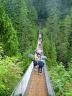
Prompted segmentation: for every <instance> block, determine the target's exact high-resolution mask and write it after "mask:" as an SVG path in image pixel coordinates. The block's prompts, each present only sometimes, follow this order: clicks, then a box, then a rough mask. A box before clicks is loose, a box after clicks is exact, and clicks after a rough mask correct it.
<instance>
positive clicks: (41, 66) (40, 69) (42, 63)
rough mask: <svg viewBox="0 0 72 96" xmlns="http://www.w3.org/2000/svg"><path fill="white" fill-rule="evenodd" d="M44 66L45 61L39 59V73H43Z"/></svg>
mask: <svg viewBox="0 0 72 96" xmlns="http://www.w3.org/2000/svg"><path fill="white" fill-rule="evenodd" d="M43 67H44V62H43V61H42V60H40V61H38V73H42V69H43Z"/></svg>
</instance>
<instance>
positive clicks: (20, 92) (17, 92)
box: [11, 62, 33, 96]
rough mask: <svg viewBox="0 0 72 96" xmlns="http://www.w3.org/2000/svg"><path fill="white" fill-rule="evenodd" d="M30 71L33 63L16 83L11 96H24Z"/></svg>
mask: <svg viewBox="0 0 72 96" xmlns="http://www.w3.org/2000/svg"><path fill="white" fill-rule="evenodd" d="M32 70H33V62H32V63H31V64H30V66H29V67H28V70H27V71H26V72H25V74H24V76H23V78H22V79H21V81H20V82H19V83H18V85H17V87H16V88H15V89H14V91H13V92H12V94H11V96H24V94H25V91H26V89H27V86H28V83H29V80H30V77H31V73H32Z"/></svg>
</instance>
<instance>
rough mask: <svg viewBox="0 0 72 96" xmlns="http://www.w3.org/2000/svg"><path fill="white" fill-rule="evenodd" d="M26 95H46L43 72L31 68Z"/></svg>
mask: <svg viewBox="0 0 72 96" xmlns="http://www.w3.org/2000/svg"><path fill="white" fill-rule="evenodd" d="M27 96H48V95H47V89H46V83H45V77H44V73H38V71H37V68H36V69H34V70H33V72H32V76H31V80H30V85H29V90H28V95H27Z"/></svg>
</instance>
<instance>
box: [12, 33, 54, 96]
mask: <svg viewBox="0 0 72 96" xmlns="http://www.w3.org/2000/svg"><path fill="white" fill-rule="evenodd" d="M36 50H37V51H38V53H40V54H41V56H42V55H43V47H42V34H41V33H40V32H39V37H38V44H37V48H36ZM11 96H55V93H54V90H53V87H52V84H51V80H50V78H49V74H48V69H47V67H46V64H45V65H44V68H43V72H42V73H38V69H37V68H35V69H34V68H33V62H31V64H30V66H29V67H28V69H27V71H26V72H25V74H24V76H23V78H22V80H21V81H20V82H19V84H18V85H17V86H16V88H15V89H14V91H13V92H12V94H11Z"/></svg>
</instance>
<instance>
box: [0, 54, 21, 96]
mask: <svg viewBox="0 0 72 96" xmlns="http://www.w3.org/2000/svg"><path fill="white" fill-rule="evenodd" d="M15 60H16V58H15V57H12V58H11V57H7V56H6V57H5V58H4V59H1V56H0V96H10V94H11V92H12V90H13V88H14V87H15V86H16V84H17V83H18V81H19V80H20V78H21V73H22V71H21V69H20V67H19V65H18V64H15V63H14V61H15Z"/></svg>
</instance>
